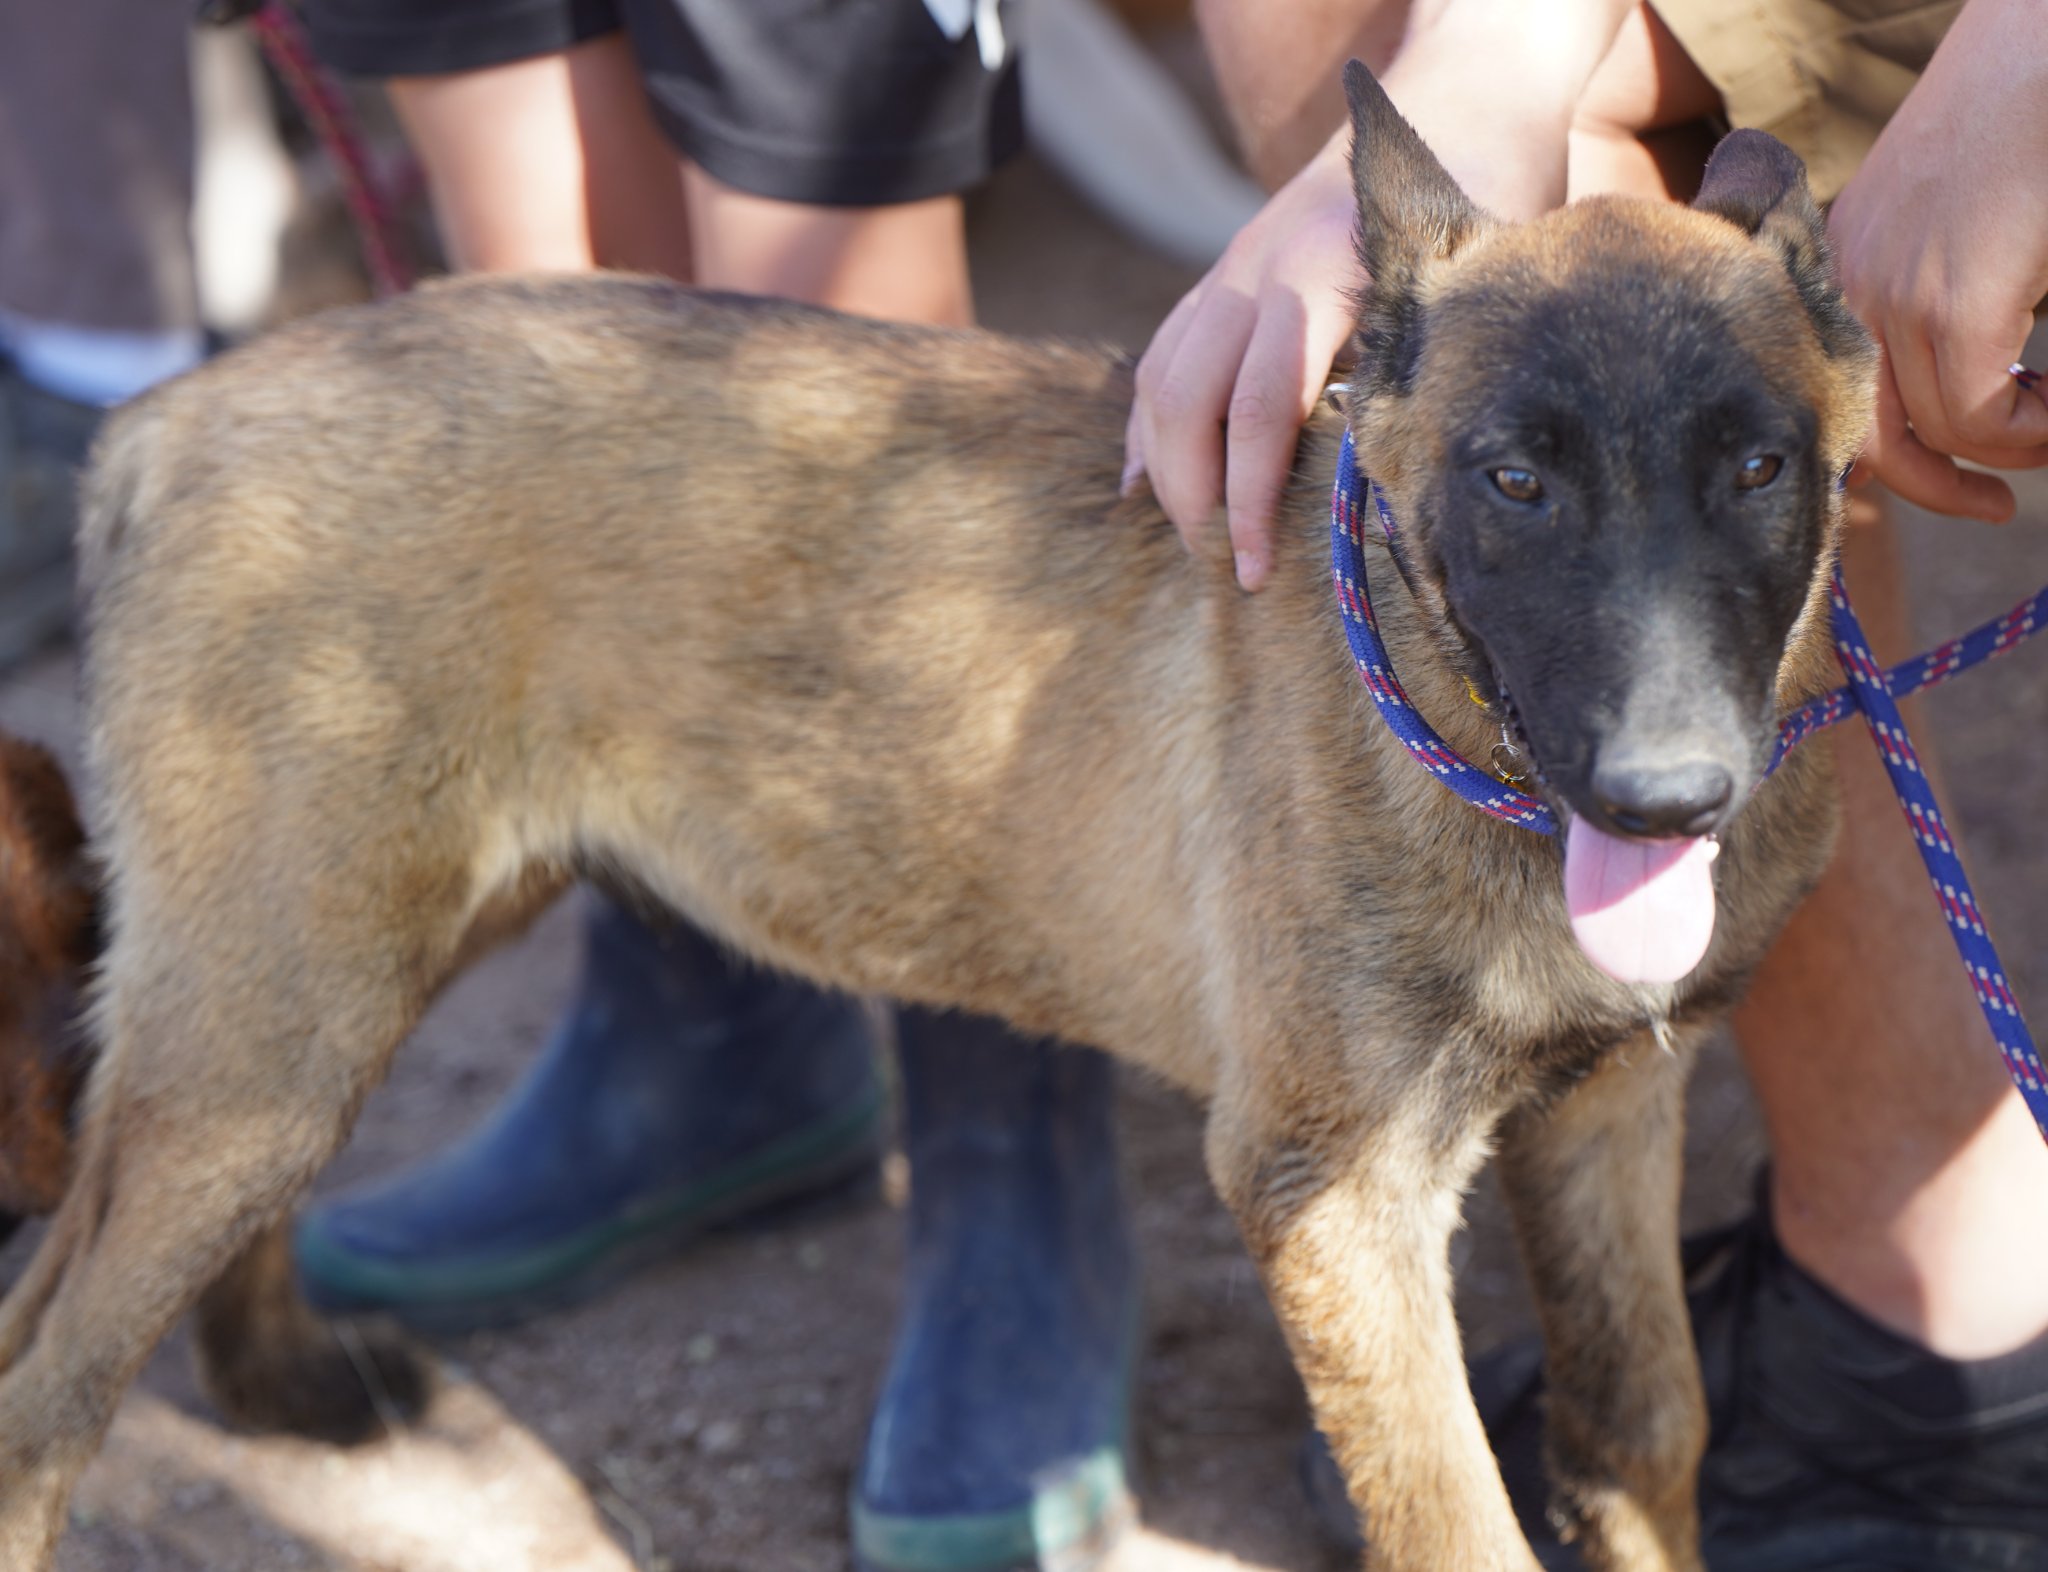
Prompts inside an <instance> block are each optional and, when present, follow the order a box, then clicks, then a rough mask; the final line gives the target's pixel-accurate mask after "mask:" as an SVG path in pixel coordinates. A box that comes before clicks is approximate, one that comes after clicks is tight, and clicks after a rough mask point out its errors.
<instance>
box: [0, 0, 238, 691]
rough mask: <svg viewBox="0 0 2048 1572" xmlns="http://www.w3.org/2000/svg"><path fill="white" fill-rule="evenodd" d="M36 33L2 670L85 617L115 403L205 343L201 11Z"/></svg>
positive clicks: (1, 259) (69, 10)
mask: <svg viewBox="0 0 2048 1572" xmlns="http://www.w3.org/2000/svg"><path fill="white" fill-rule="evenodd" d="M10 25H11V26H13V27H15V28H18V29H19V30H20V31H21V32H22V33H24V34H25V33H26V32H27V31H28V27H29V24H28V22H27V21H26V20H25V19H22V20H17V21H15V22H14V23H12V24H10ZM33 25H34V47H32V48H29V47H13V48H0V670H5V669H6V668H8V667H9V666H12V665H13V664H15V663H16V662H18V661H20V660H21V659H22V658H23V657H24V656H26V655H28V654H30V653H31V652H33V651H34V650H35V649H36V648H37V647H38V646H39V645H41V644H43V643H45V642H47V641H48V640H50V639H52V638H53V637H55V636H56V635H57V634H59V633H61V632H62V631H63V630H64V629H65V627H66V626H67V625H68V624H69V621H70V616H71V566H70V558H71V534H72V525H73V507H74V475H75V472H76V470H77V468H78V466H79V464H80V463H81V462H82V461H83V459H84V457H85V451H86V447H87V444H88V443H89V442H90V441H91V437H92V433H93V431H94V430H95V429H96V428H97V426H98V424H99V419H100V415H101V413H102V411H104V410H105V409H106V408H107V407H108V406H109V405H112V404H117V403H119V402H121V401H122V400H123V399H127V398H132V397H133V396H134V395H135V394H137V393H140V392H142V391H143V390H144V389H145V388H147V387H149V386H150V385H151V384H153V383H155V382H157V381H159V380H161V379H162V378H164V377H167V376H173V375H175V374H176V373H178V372H180V371H184V370H187V369H188V368H190V367H192V366H194V365H197V364H198V363H199V360H200V358H201V356H202V355H203V353H204V351H205V336H204V334H203V332H202V330H201V327H200V315H199V290H198V282H197V278H196V270H195V266H194V260H193V250H192V243H191V231H190V220H191V212H192V199H193V184H194V168H195V157H194V140H193V106H192V94H191V82H190V77H189V75H188V73H187V68H186V43H187V39H188V37H189V35H190V32H191V17H190V15H189V8H188V7H185V6H180V5H162V4H158V3H156V0H73V3H70V4H66V5H61V6H50V7H40V8H37V10H36V14H35V21H34V24H33Z"/></svg>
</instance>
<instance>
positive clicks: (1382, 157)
mask: <svg viewBox="0 0 2048 1572" xmlns="http://www.w3.org/2000/svg"><path fill="white" fill-rule="evenodd" d="M1344 97H1345V99H1346V100H1347V101H1348V102H1349V103H1350V105H1351V184H1352V189H1353V190H1354V191H1355V192H1356V194H1357V197H1358V259H1359V261H1360V262H1362V263H1363V264H1364V265H1365V270H1366V273H1367V274H1368V275H1369V276H1370V278H1371V280H1372V286H1373V288H1374V290H1375V291H1378V290H1385V289H1392V290H1400V289H1402V288H1404V287H1405V286H1406V285H1407V284H1408V283H1409V282H1410V281H1411V280H1412V279H1413V278H1414V276H1415V274H1416V272H1417V270H1418V269H1420V268H1421V266H1422V265H1423V264H1424V263H1426V262H1429V261H1431V260H1435V259H1440V258H1444V257H1448V256H1450V255H1452V254H1453V253H1454V252H1455V251H1456V250H1457V249H1458V248H1459V247H1460V246H1461V245H1463V244H1464V243H1465V241H1466V239H1467V238H1469V237H1470V236H1471V235H1472V234H1473V233H1474V231H1476V230H1477V229H1478V228H1479V227H1480V226H1481V225H1483V224H1484V223H1486V222H1487V218H1486V215H1485V214H1484V213H1483V212H1482V211H1481V210H1480V209H1479V208H1478V206H1476V205H1475V204H1474V203H1473V201H1472V199H1471V198H1470V197H1468V196H1466V195H1465V193H1464V192H1463V191H1461V190H1459V189H1458V183H1457V182H1456V181H1455V180H1453V179H1452V178H1451V177H1450V175H1449V174H1448V173H1447V172H1446V171H1445V169H1444V166H1443V165H1442V164H1440V163H1438V162H1437V158H1436V154H1434V153H1432V152H1431V151H1430V150H1429V149H1428V148H1427V147H1426V146H1424V144H1423V141H1422V138H1421V137H1419V136H1417V135H1416V134H1415V128H1414V127H1413V126H1411V125H1409V124H1408V122H1407V121H1406V120H1403V119H1402V118H1401V111H1400V110H1398V109H1396V108H1395V107H1394V104H1393V100H1392V99H1390V98H1388V97H1387V93H1386V89H1385V88H1383V87H1381V86H1380V84H1379V83H1378V81H1376V80H1375V79H1374V77H1373V74H1372V73H1371V72H1370V71H1368V70H1367V69H1366V68H1365V66H1364V65H1363V63H1361V62H1360V61H1357V60H1353V61H1352V62H1351V63H1350V64H1349V65H1347V66H1345V67H1344Z"/></svg>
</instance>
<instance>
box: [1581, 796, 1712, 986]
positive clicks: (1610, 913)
mask: <svg viewBox="0 0 2048 1572" xmlns="http://www.w3.org/2000/svg"><path fill="white" fill-rule="evenodd" d="M1720 850H1721V848H1720V846H1719V845H1718V844H1716V843H1715V842H1713V841H1710V840H1704V839H1699V840H1676V841H1625V840H1622V839H1620V838H1618V837H1616V836H1613V835H1608V834H1605V833H1603V832H1602V831H1600V830H1596V829H1595V828H1593V826H1592V825H1590V824H1588V823H1587V822H1586V821H1585V820H1584V819H1582V818H1580V817H1579V816H1578V815H1577V814H1573V815H1572V822H1571V828H1570V830H1569V832H1568V833H1567V834H1566V836H1565V842H1564V901H1565V905H1566V907H1567V908H1569V910H1570V912H1571V916H1572V935H1573V937H1575V938H1576V939H1577V940H1578V941H1579V948H1580V949H1582V950H1584V951H1585V952H1586V959H1588V960H1589V961H1591V962H1592V963H1593V964H1594V965H1595V966H1597V967H1599V968H1600V970H1602V971H1603V972H1605V973H1607V975H1608V976H1610V977H1614V978H1618V979H1620V980H1621V981H1622V982H1626V983H1674V982H1677V981H1678V979H1679V978H1681V977H1683V976H1684V975H1685V974H1686V973H1687V972H1689V971H1691V970H1692V969H1693V968H1694V967H1695V966H1697V965H1699V963H1700V957H1701V956H1703V955H1705V954H1706V953H1707V944H1708V941H1709V940H1711V939H1712V938H1713V937H1714V858H1715V856H1716V855H1717V854H1718V853H1719V852H1720Z"/></svg>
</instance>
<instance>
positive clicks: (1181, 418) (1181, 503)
mask: <svg viewBox="0 0 2048 1572" xmlns="http://www.w3.org/2000/svg"><path fill="white" fill-rule="evenodd" d="M1198 294H1199V297H1200V298H1199V299H1198V300H1196V303H1195V305H1194V307H1193V308H1192V309H1191V310H1190V312H1189V313H1188V317H1187V321H1186V323H1185V325H1184V326H1183V328H1182V330H1181V331H1180V333H1179V334H1178V336H1177V337H1176V340H1175V342H1174V344H1173V348H1172V354H1171V355H1170V357H1162V358H1161V359H1160V360H1159V361H1156V362H1155V361H1153V360H1152V357H1151V356H1150V355H1149V354H1148V356H1147V357H1146V361H1145V362H1141V363H1140V365H1139V367H1138V397H1137V412H1136V414H1137V424H1138V433H1139V449H1140V452H1141V454H1142V455H1143V459H1144V465H1145V473H1146V475H1147V476H1148V477H1149V478H1150V480H1151V482H1152V494H1153V495H1154V496H1155V497H1157V498H1158V499H1159V505H1160V507H1161V508H1163V509H1165V511H1166V516H1167V517H1168V518H1170V519H1172V520H1173V527H1174V528H1175V529H1177V530H1179V531H1180V536H1181V539H1182V540H1183V541H1185V542H1186V543H1187V545H1188V547H1189V549H1190V550H1195V549H1198V547H1199V543H1200V541H1201V536H1202V531H1203V530H1204V529H1205V528H1206V527H1207V526H1208V525H1209V524H1210V522H1211V521H1212V520H1213V519H1214V518H1215V515H1216V510H1217V508H1218V506H1219V505H1220V504H1221V503H1222V500H1223V422H1224V419H1225V417H1226V415H1227V413H1228V410H1229V404H1230V394H1231V389H1232V387H1233V386H1234V385H1235V383H1236V380H1237V370H1238V367H1239V365H1240V364H1241V363H1242V362H1243V360H1244V351H1245V346H1246V345H1247V344H1248V343H1250V341H1251V336H1252V331H1253V328H1254V327H1255V325H1256V317H1257V312H1256V310H1255V308H1254V305H1253V302H1252V300H1251V298H1250V297H1249V296H1248V295H1246V294H1245V293H1244V292H1243V291H1242V290H1241V289H1238V288H1236V287H1233V286H1231V285H1228V284H1225V283H1223V282H1222V281H1221V280H1220V279H1218V278H1217V277H1216V276H1215V275H1213V274H1212V275H1211V277H1210V278H1209V279H1208V280H1206V281H1205V282H1204V283H1203V285H1202V286H1201V288H1200V290H1199V291H1198Z"/></svg>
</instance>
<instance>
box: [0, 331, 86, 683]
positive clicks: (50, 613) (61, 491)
mask: <svg viewBox="0 0 2048 1572" xmlns="http://www.w3.org/2000/svg"><path fill="white" fill-rule="evenodd" d="M100 413H101V412H100V411H99V410H97V409H94V408H92V407H91V406H90V405H86V404H74V403H72V402H71V401H70V400H69V399H63V398H59V397H57V396H56V395H55V394H54V393H45V392H44V391H43V390H42V389H41V388H39V387H37V386H35V385H34V384H33V383H31V382H29V381H28V380H27V379H26V378H24V377H23V376H22V375H21V373H20V372H19V371H18V370H16V369H15V367H14V366H13V365H12V364H11V363H10V362H8V361H7V360H6V359H5V358H0V671H5V670H6V669H7V668H9V667H10V666H12V665H14V664H15V663H16V662H17V661H19V660H21V659H23V658H24V657H26V656H28V655H31V654H33V653H34V652H35V651H36V649H37V648H38V647H40V646H41V645H43V644H46V643H48V642H49V641H50V640H51V639H53V638H55V637H56V636H57V635H58V634H60V633H62V632H63V631H64V630H65V629H66V628H67V627H68V626H70V623H71V540H72V536H73V535H74V534H75V533H76V532H77V527H78V517H77V514H78V501H77V480H78V470H79V468H80V466H82V465H83V464H84V463H85V455H86V450H87V449H88V448H89V447H90V446H91V444H92V436H93V433H94V432H95V431H96V430H98V429H99V423H100Z"/></svg>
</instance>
